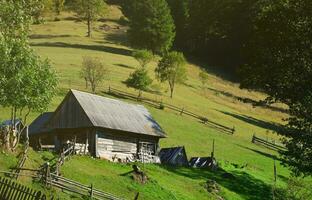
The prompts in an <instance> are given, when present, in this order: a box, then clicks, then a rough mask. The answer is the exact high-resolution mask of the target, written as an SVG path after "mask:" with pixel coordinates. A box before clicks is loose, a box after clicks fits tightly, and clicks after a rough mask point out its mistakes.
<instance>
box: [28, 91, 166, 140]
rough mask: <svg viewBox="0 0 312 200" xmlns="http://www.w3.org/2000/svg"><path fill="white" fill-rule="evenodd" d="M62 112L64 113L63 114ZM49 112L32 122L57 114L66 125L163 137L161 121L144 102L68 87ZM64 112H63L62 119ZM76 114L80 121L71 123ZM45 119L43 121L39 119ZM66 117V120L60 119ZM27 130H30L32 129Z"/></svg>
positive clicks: (51, 119)
mask: <svg viewBox="0 0 312 200" xmlns="http://www.w3.org/2000/svg"><path fill="white" fill-rule="evenodd" d="M62 106H63V107H62ZM64 106H65V107H66V106H75V107H74V108H68V109H67V108H64ZM77 109H78V110H79V109H80V110H81V109H82V112H78V111H77ZM59 111H60V112H59ZM57 112H59V114H56V113H57ZM64 112H67V113H66V114H65V113H64ZM77 113H79V114H77ZM81 113H82V114H81ZM51 115H52V116H51V117H50V119H47V118H45V117H43V118H42V119H41V118H40V117H38V118H37V119H36V120H37V121H38V123H36V120H35V121H34V123H35V124H41V125H40V126H43V125H44V124H49V121H53V120H55V118H59V119H62V120H61V125H62V124H70V125H68V128H82V127H99V128H106V129H113V130H120V131H125V132H131V133H138V134H144V135H150V136H156V137H166V136H165V133H164V131H163V130H162V129H161V127H160V125H159V124H158V123H157V122H156V121H155V120H154V119H153V118H152V116H151V114H150V113H149V111H148V110H147V109H146V108H145V107H144V106H142V105H134V104H130V103H126V102H123V101H120V100H116V99H111V98H107V97H103V96H98V95H94V94H90V93H86V92H81V91H77V90H70V92H69V93H68V95H67V96H66V97H65V99H64V101H63V102H62V104H61V105H60V106H59V108H58V109H57V110H56V111H55V112H54V114H51ZM64 116H66V118H65V119H64ZM77 116H79V118H80V121H81V122H80V123H71V122H70V120H76V121H77ZM44 120H46V121H45V122H44V123H42V121H44ZM66 120H67V121H69V122H64V123H63V122H62V121H66ZM78 120H79V119H78ZM56 121H57V120H56ZM61 125H60V127H57V126H58V123H56V125H55V124H54V125H52V127H51V128H52V129H57V128H64V127H62V126H61ZM36 127H38V126H37V125H34V129H33V130H35V132H38V130H36ZM48 127H49V126H48ZM65 128H66V127H65ZM42 130H44V127H43V128H40V131H41V132H42ZM30 133H31V134H32V132H31V131H30Z"/></svg>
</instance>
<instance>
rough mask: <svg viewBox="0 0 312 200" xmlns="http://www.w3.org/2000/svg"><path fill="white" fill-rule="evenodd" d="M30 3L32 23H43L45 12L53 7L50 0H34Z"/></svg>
mask: <svg viewBox="0 0 312 200" xmlns="http://www.w3.org/2000/svg"><path fill="white" fill-rule="evenodd" d="M31 5H32V7H33V9H32V13H31V15H32V17H33V23H34V24H41V23H43V21H44V19H43V18H44V16H45V14H46V13H48V12H51V11H52V9H53V2H52V0H34V1H31Z"/></svg>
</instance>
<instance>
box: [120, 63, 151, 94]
mask: <svg viewBox="0 0 312 200" xmlns="http://www.w3.org/2000/svg"><path fill="white" fill-rule="evenodd" d="M152 82H153V80H152V79H151V78H150V77H149V76H148V73H147V70H146V69H145V68H143V67H141V68H139V69H137V70H135V71H134V72H133V73H131V74H130V76H129V78H128V79H127V80H126V84H127V86H128V87H133V88H135V89H137V90H139V97H140V96H141V91H142V90H147V89H148V86H149V85H150V84H151V83H152Z"/></svg>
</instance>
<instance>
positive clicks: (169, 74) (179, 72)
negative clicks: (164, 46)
mask: <svg viewBox="0 0 312 200" xmlns="http://www.w3.org/2000/svg"><path fill="white" fill-rule="evenodd" d="M185 65H186V60H185V58H184V56H183V53H180V52H176V51H173V52H169V53H167V54H165V55H164V57H163V58H162V59H161V60H160V62H159V63H158V66H157V68H156V69H155V72H156V76H157V78H158V79H159V80H160V81H161V82H164V81H168V83H169V87H170V97H171V98H172V96H173V90H174V87H175V84H176V83H183V82H184V81H185V80H186V79H187V76H186V68H185Z"/></svg>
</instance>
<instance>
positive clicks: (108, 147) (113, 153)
mask: <svg viewBox="0 0 312 200" xmlns="http://www.w3.org/2000/svg"><path fill="white" fill-rule="evenodd" d="M140 142H148V143H152V144H154V145H157V144H158V141H156V140H152V139H143V138H139V137H131V136H122V135H118V134H117V133H103V132H97V144H96V145H97V155H98V156H99V157H100V158H104V159H108V160H111V161H116V160H115V159H117V160H118V159H121V160H122V161H126V160H127V158H130V159H132V158H133V156H134V155H137V153H139V149H138V148H139V146H140Z"/></svg>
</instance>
